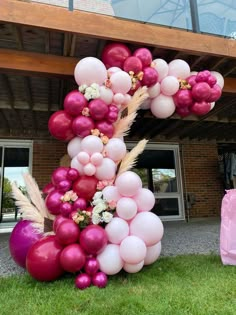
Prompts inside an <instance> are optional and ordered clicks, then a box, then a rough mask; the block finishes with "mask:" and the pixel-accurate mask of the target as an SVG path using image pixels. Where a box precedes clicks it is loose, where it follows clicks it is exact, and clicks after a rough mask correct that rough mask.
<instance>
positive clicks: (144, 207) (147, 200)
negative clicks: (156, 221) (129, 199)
mask: <svg viewBox="0 0 236 315" xmlns="http://www.w3.org/2000/svg"><path fill="white" fill-rule="evenodd" d="M134 200H135V202H136V204H137V207H138V211H140V212H141V211H150V210H151V209H152V208H153V207H154V205H155V201H156V200H155V196H154V194H153V192H152V191H151V190H149V189H147V188H142V189H140V190H139V191H138V193H137V195H136V196H135V197H134Z"/></svg>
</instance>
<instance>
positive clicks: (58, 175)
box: [51, 166, 69, 186]
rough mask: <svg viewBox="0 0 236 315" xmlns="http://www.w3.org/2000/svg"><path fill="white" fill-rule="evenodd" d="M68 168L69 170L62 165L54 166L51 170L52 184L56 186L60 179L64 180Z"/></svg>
mask: <svg viewBox="0 0 236 315" xmlns="http://www.w3.org/2000/svg"><path fill="white" fill-rule="evenodd" d="M68 170H69V168H68V167H63V166H61V167H58V168H56V169H55V170H54V171H53V173H52V177H51V181H52V183H53V185H55V186H57V185H58V184H59V183H60V182H61V181H62V180H66V179H67V174H68Z"/></svg>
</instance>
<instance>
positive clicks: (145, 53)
mask: <svg viewBox="0 0 236 315" xmlns="http://www.w3.org/2000/svg"><path fill="white" fill-rule="evenodd" d="M133 56H135V57H138V58H139V59H140V60H141V62H142V65H143V68H145V67H149V66H150V64H151V63H152V54H151V52H150V50H148V49H147V48H138V49H137V50H135V52H134V53H133Z"/></svg>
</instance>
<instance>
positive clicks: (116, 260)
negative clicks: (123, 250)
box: [97, 244, 124, 275]
mask: <svg viewBox="0 0 236 315" xmlns="http://www.w3.org/2000/svg"><path fill="white" fill-rule="evenodd" d="M97 260H98V263H99V269H100V270H101V271H102V272H104V273H105V274H107V275H115V274H117V273H118V272H120V271H121V269H122V268H123V264H124V262H123V260H122V258H121V256H120V246H119V245H115V244H108V245H107V246H106V247H105V249H104V250H103V251H102V252H101V253H100V254H99V255H98V256H97Z"/></svg>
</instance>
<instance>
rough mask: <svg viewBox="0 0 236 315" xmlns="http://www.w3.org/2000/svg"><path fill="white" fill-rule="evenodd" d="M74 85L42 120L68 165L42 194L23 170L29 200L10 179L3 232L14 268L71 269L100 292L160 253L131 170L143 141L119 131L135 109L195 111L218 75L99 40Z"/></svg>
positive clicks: (42, 273)
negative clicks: (15, 210)
mask: <svg viewBox="0 0 236 315" xmlns="http://www.w3.org/2000/svg"><path fill="white" fill-rule="evenodd" d="M74 77H75V80H76V82H77V84H78V89H77V90H73V91H71V92H69V93H68V94H67V95H66V97H65V99H64V109H63V110H60V111H57V112H55V113H54V114H53V115H52V116H51V117H50V119H49V123H48V128H49V131H50V133H51V134H52V136H54V137H55V138H57V139H58V140H62V141H68V146H67V153H68V155H69V157H70V159H71V163H70V167H58V168H57V169H55V170H54V171H53V173H52V176H51V182H50V183H49V184H47V185H46V186H45V187H44V189H43V193H44V196H45V200H44V198H43V197H42V195H41V192H40V191H39V188H38V186H37V184H36V182H35V181H34V180H33V178H32V177H31V176H30V175H29V174H25V175H24V180H25V183H26V188H27V192H28V197H26V196H24V195H23V194H22V193H21V191H20V190H19V189H18V188H17V187H16V185H15V184H13V185H12V190H13V196H14V198H15V199H16V205H17V206H18V207H19V210H20V212H21V214H22V219H23V220H21V221H20V222H18V223H17V225H16V226H15V228H14V230H13V232H12V234H11V237H10V251H11V255H12V257H13V259H14V260H15V262H16V263H17V264H19V265H20V266H22V267H24V268H26V269H27V271H28V272H29V273H30V275H31V276H32V277H33V278H35V279H37V280H39V281H53V280H55V279H57V278H59V277H60V276H61V275H62V274H63V273H64V272H69V273H73V274H74V273H76V274H77V275H76V279H75V285H76V287H78V288H79V289H85V288H87V287H89V286H90V285H91V284H93V285H95V286H97V287H99V288H103V287H105V286H106V284H107V276H110V275H115V274H117V273H119V272H120V271H121V269H124V270H125V271H126V272H128V273H136V272H138V271H140V270H141V269H142V268H143V266H144V265H149V264H152V263H153V262H155V261H156V260H157V259H158V257H159V255H160V252H161V239H162V237H163V225H162V222H161V220H160V219H159V217H158V216H157V215H155V214H154V213H152V212H150V210H151V209H152V208H153V206H154V204H155V197H154V194H153V193H152V192H151V191H150V190H148V189H146V188H143V187H142V180H141V178H140V177H139V176H138V175H137V174H136V173H134V172H132V171H131V170H130V169H131V168H132V167H133V166H134V165H135V162H136V159H137V157H138V155H139V154H140V153H142V151H143V150H144V148H145V145H146V143H147V141H146V140H142V141H140V142H139V143H138V144H137V145H136V147H134V148H133V149H132V150H131V151H130V152H127V148H126V145H125V143H124V140H123V137H124V136H125V135H127V134H128V132H129V129H130V127H131V125H132V123H133V122H134V120H135V118H136V115H137V110H138V109H139V108H142V109H149V108H150V110H151V112H152V113H153V115H154V116H156V117H157V118H167V117H169V116H171V115H172V114H173V113H174V112H176V113H177V114H179V115H180V116H182V117H184V116H187V115H189V114H195V115H203V114H206V113H207V112H209V111H210V110H211V109H212V108H213V104H214V102H215V101H217V100H218V99H219V97H220V96H221V93H222V87H223V83H224V82H223V78H222V76H221V75H220V74H219V73H216V72H209V71H207V70H205V71H201V72H199V73H192V74H191V73H190V67H189V65H188V64H187V63H186V62H185V61H184V60H180V59H177V60H173V61H172V62H170V63H169V64H167V63H166V62H165V60H163V59H155V60H153V58H152V54H151V52H150V51H149V50H148V49H146V48H139V49H137V50H135V51H134V52H133V54H132V53H131V51H130V50H129V48H128V47H127V46H125V45H124V44H120V43H112V44H108V45H107V46H106V47H105V48H104V50H103V53H102V61H100V60H99V59H97V58H94V57H86V58H84V59H82V60H81V61H79V62H78V64H77V65H76V67H75V71H74Z"/></svg>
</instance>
